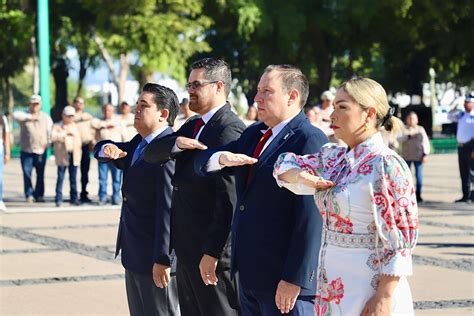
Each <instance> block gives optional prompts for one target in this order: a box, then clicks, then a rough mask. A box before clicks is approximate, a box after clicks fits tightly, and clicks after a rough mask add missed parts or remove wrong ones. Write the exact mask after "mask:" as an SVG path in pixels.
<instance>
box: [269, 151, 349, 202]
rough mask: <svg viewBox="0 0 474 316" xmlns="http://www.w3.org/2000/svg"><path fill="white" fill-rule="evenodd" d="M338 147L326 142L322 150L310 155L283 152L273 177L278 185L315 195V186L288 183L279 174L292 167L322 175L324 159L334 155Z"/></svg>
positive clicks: (293, 190)
mask: <svg viewBox="0 0 474 316" xmlns="http://www.w3.org/2000/svg"><path fill="white" fill-rule="evenodd" d="M338 148H341V147H338V146H337V145H336V144H333V143H330V144H326V145H324V146H323V147H322V148H321V151H320V152H318V153H315V154H310V155H303V156H300V155H296V154H294V153H291V152H288V153H282V154H281V155H280V156H279V157H278V159H277V161H276V162H275V166H274V169H273V177H274V178H275V180H276V182H277V184H278V186H280V187H284V188H287V189H288V190H290V191H291V192H293V193H295V194H298V195H314V194H315V192H316V190H315V188H312V187H309V186H307V185H304V184H301V183H288V182H285V181H283V180H280V179H279V177H278V176H279V175H281V174H283V173H285V172H287V171H288V170H291V169H298V170H301V171H305V172H307V173H309V174H312V175H315V176H321V175H322V174H323V172H324V169H325V163H324V161H325V160H326V159H327V158H328V156H334V154H335V153H336V152H337V149H338Z"/></svg>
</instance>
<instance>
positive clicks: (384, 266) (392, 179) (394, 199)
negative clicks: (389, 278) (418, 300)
mask: <svg viewBox="0 0 474 316" xmlns="http://www.w3.org/2000/svg"><path fill="white" fill-rule="evenodd" d="M378 169H379V170H378V173H377V177H378V178H377V179H376V180H375V181H374V184H373V189H372V195H373V196H372V199H373V215H374V221H375V226H376V228H377V234H378V237H379V239H380V240H381V242H382V245H383V248H382V252H383V253H382V254H381V256H380V261H381V272H382V274H385V275H393V276H407V275H411V274H412V251H413V249H414V247H415V244H416V241H417V238H418V206H417V202H416V196H415V189H414V186H413V180H412V175H411V172H410V170H409V169H408V166H407V165H406V163H405V162H404V161H403V159H402V158H400V157H399V156H398V155H387V156H385V157H383V158H382V159H381V163H380V164H379V166H378Z"/></svg>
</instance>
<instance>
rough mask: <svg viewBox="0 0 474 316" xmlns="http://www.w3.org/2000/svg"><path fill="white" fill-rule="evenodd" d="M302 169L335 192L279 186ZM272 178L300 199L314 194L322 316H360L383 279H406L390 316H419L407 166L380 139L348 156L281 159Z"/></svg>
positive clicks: (414, 214) (329, 151)
mask: <svg viewBox="0 0 474 316" xmlns="http://www.w3.org/2000/svg"><path fill="white" fill-rule="evenodd" d="M293 168H299V169H302V170H304V171H307V172H309V173H311V174H314V175H319V176H322V177H323V178H324V179H327V180H331V181H333V182H335V183H336V186H335V187H333V188H331V189H329V190H323V191H318V192H315V189H314V188H310V187H307V186H305V185H302V184H290V183H286V182H283V181H281V180H278V175H279V174H282V173H284V172H286V171H288V170H289V169H293ZM274 176H275V178H276V179H277V182H278V184H279V185H280V186H283V187H286V188H287V189H289V190H291V191H292V192H294V193H296V194H314V197H315V202H316V204H317V206H318V208H319V210H320V213H321V216H322V218H323V222H324V228H323V234H322V238H321V243H322V244H321V249H320V253H319V268H318V289H317V296H316V306H315V308H316V314H317V315H360V313H361V312H362V310H363V308H364V306H365V304H366V303H367V301H368V300H369V299H370V298H371V297H372V296H373V295H374V294H375V291H376V289H377V284H378V279H379V276H380V275H381V274H383V275H391V276H400V281H399V283H398V286H397V288H396V290H395V293H394V298H393V300H392V303H393V306H392V315H413V301H412V297H411V292H410V287H409V285H408V281H407V279H406V276H408V275H411V274H412V258H411V254H412V251H413V248H414V246H415V243H416V240H417V237H418V209H417V204H416V196H415V189H414V187H413V182H412V175H411V173H410V170H409V168H408V167H407V165H406V163H405V161H404V160H403V159H402V158H401V157H400V156H398V155H397V154H396V153H395V152H394V151H392V150H391V149H389V148H388V147H387V146H386V145H384V143H383V140H382V136H381V135H380V133H377V134H375V135H373V136H372V137H371V138H369V139H368V140H366V141H365V142H363V143H361V144H359V145H358V146H356V147H355V148H353V149H352V150H350V151H348V150H347V149H346V148H344V147H338V146H337V145H335V144H327V145H325V146H324V147H323V148H322V150H321V152H319V153H317V154H314V155H306V156H297V155H295V154H293V153H284V154H281V155H280V157H279V159H278V160H277V162H276V164H275V170H274Z"/></svg>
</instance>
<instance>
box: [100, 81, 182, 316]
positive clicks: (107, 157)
mask: <svg viewBox="0 0 474 316" xmlns="http://www.w3.org/2000/svg"><path fill="white" fill-rule="evenodd" d="M177 111H178V99H177V97H176V94H175V93H174V92H173V91H172V90H171V89H168V88H166V87H163V86H160V85H158V84H153V83H147V84H146V85H145V86H144V87H143V90H142V93H141V94H140V96H139V98H138V101H137V108H136V113H135V121H134V126H135V128H136V129H137V131H138V134H137V135H136V136H135V137H134V138H133V139H132V140H131V141H129V142H123V143H115V142H112V141H110V140H104V141H101V142H99V143H98V144H97V145H96V146H95V148H94V155H95V157H96V158H97V159H99V161H100V162H104V163H106V162H111V163H114V164H115V165H116V166H117V167H118V168H119V169H123V170H124V176H123V185H122V195H123V204H122V212H121V216H120V224H119V232H118V236H117V248H116V253H115V255H116V256H117V255H118V252H119V250H121V251H122V265H123V266H124V268H125V283H126V289H127V299H128V306H129V309H130V314H131V315H132V316H134V315H180V312H179V306H178V293H177V284H176V280H175V277H174V276H173V277H171V267H172V266H173V263H174V256H172V255H170V210H171V195H172V186H171V177H172V176H173V173H174V169H175V164H174V161H168V162H166V163H164V164H161V165H159V164H150V163H147V162H146V161H145V160H143V159H142V156H143V151H144V150H145V148H146V146H147V145H148V143H150V142H151V141H152V140H154V139H158V138H162V137H164V136H166V135H170V134H172V133H173V130H172V129H171V127H170V126H173V122H174V120H175V118H176V114H177Z"/></svg>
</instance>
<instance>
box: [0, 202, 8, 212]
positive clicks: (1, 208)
mask: <svg viewBox="0 0 474 316" xmlns="http://www.w3.org/2000/svg"><path fill="white" fill-rule="evenodd" d="M6 210H7V207H6V205H5V203H3V201H0V211H6Z"/></svg>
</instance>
